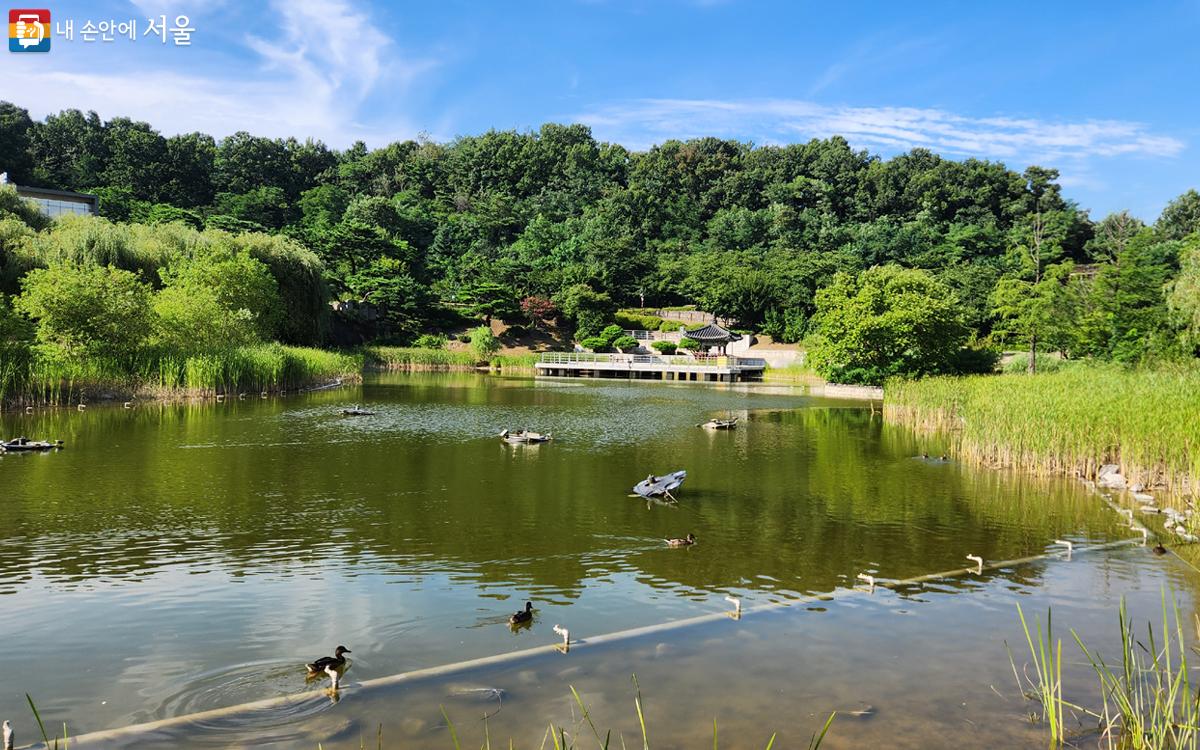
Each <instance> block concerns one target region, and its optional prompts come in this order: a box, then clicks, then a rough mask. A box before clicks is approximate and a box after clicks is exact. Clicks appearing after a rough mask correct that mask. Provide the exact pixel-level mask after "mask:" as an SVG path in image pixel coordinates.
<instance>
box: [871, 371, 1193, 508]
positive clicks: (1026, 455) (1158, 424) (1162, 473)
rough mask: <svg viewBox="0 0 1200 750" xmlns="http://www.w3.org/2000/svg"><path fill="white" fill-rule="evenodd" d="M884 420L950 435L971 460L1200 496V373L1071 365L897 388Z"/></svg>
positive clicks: (890, 390)
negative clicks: (1105, 471)
mask: <svg viewBox="0 0 1200 750" xmlns="http://www.w3.org/2000/svg"><path fill="white" fill-rule="evenodd" d="M884 416H885V418H887V419H888V420H890V421H893V422H898V423H902V424H907V425H910V426H912V427H914V428H916V429H919V430H928V431H940V432H945V433H946V434H948V435H949V436H950V437H951V438H952V442H953V443H954V444H955V447H956V448H957V451H958V453H959V454H960V455H961V456H962V457H963V458H964V459H966V460H973V461H976V462H979V463H983V464H987V465H992V466H1011V467H1016V468H1020V469H1026V470H1032V471H1035V472H1038V473H1048V474H1049V473H1066V474H1076V475H1079V476H1083V477H1088V478H1094V477H1095V475H1096V473H1097V471H1098V469H1099V468H1100V467H1101V466H1102V465H1104V464H1109V463H1112V464H1117V465H1119V466H1120V467H1121V471H1122V473H1123V474H1124V475H1125V477H1126V478H1127V479H1128V480H1129V481H1130V482H1131V483H1133V482H1136V483H1141V484H1143V485H1145V486H1146V487H1159V488H1162V489H1166V490H1168V491H1171V492H1175V493H1179V494H1185V495H1196V494H1200V370H1198V369H1196V368H1186V367H1159V368H1154V369H1125V368H1119V367H1108V366H1103V367H1102V366H1090V367H1072V368H1069V369H1064V370H1062V371H1059V372H1052V373H1039V374H1036V375H979V376H968V377H936V378H926V379H924V380H916V381H901V380H893V381H889V382H888V384H887V386H886V388H885V392H884Z"/></svg>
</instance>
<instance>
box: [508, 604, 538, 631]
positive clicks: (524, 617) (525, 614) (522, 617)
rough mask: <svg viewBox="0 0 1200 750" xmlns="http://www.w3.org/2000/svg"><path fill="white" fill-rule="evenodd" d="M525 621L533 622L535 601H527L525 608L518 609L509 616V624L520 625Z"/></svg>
mask: <svg viewBox="0 0 1200 750" xmlns="http://www.w3.org/2000/svg"><path fill="white" fill-rule="evenodd" d="M525 622H533V602H525V609H518V610H517V611H516V612H513V613H512V616H511V617H509V618H508V624H509V625H520V624H521V623H525Z"/></svg>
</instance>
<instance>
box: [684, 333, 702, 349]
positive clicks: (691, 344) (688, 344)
mask: <svg viewBox="0 0 1200 750" xmlns="http://www.w3.org/2000/svg"><path fill="white" fill-rule="evenodd" d="M679 348H680V349H691V350H693V351H694V350H696V349H699V348H700V342H699V341H696V340H695V339H689V338H688V337H687V336H684V337H683V338H681V339H679Z"/></svg>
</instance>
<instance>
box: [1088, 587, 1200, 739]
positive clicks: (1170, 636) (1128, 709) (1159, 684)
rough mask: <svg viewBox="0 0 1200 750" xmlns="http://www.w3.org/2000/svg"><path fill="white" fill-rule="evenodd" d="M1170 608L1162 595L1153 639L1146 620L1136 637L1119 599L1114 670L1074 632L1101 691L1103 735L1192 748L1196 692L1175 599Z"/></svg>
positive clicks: (1198, 711) (1199, 711)
mask: <svg viewBox="0 0 1200 750" xmlns="http://www.w3.org/2000/svg"><path fill="white" fill-rule="evenodd" d="M1173 604H1174V603H1173ZM1173 612H1174V617H1173V618H1172V617H1171V616H1170V615H1169V614H1168V611H1167V603H1166V595H1165V594H1164V596H1163V612H1162V630H1161V636H1160V637H1159V638H1156V637H1155V635H1154V626H1153V625H1148V626H1147V638H1146V641H1145V642H1141V641H1138V640H1137V638H1136V637H1135V636H1134V633H1133V619H1132V618H1131V617H1130V616H1129V612H1128V611H1127V610H1126V608H1125V600H1124V599H1122V600H1121V611H1120V618H1121V665H1120V668H1119V669H1116V670H1114V669H1113V668H1111V667H1109V665H1108V664H1107V663H1106V662H1105V661H1104V658H1103V657H1102V656H1101V655H1100V653H1099V652H1097V651H1092V650H1090V649H1088V647H1087V646H1085V645H1084V644H1083V641H1082V640H1080V638H1079V635H1078V634H1074V633H1073V634H1074V635H1075V641H1076V642H1077V643H1078V644H1079V648H1080V649H1081V650H1082V651H1083V653H1084V655H1085V656H1086V657H1087V659H1088V661H1089V662H1090V663H1091V665H1092V668H1093V669H1095V671H1096V676H1097V677H1098V678H1099V679H1100V684H1101V686H1102V687H1103V690H1104V709H1103V713H1102V714H1101V717H1102V721H1103V725H1102V726H1103V729H1104V734H1105V735H1106V736H1109V737H1113V736H1115V737H1116V738H1117V742H1118V745H1117V746H1118V747H1121V748H1152V749H1153V750H1158V749H1159V748H1163V749H1164V750H1165V749H1166V748H1195V747H1196V746H1197V742H1198V740H1200V703H1198V701H1200V697H1198V696H1197V695H1196V694H1195V693H1193V691H1192V687H1191V680H1190V678H1189V677H1188V670H1189V667H1188V661H1187V653H1188V648H1187V646H1186V642H1185V641H1184V637H1183V622H1182V618H1181V617H1180V614H1179V606H1178V604H1174V606H1173ZM1110 745H1111V742H1110Z"/></svg>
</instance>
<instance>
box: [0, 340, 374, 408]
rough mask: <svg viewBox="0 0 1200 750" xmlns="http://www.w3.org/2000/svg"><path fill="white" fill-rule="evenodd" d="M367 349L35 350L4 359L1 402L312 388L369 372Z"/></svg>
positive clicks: (18, 403) (0, 369) (49, 402)
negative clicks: (61, 353)
mask: <svg viewBox="0 0 1200 750" xmlns="http://www.w3.org/2000/svg"><path fill="white" fill-rule="evenodd" d="M362 369H363V356H362V355H361V354H347V353H344V352H335V351H326V350H323V349H309V348H304V347H295V346H284V345H282V344H261V345H256V346H246V347H235V348H230V349H227V350H224V351H221V352H213V353H207V354H181V353H175V352H164V351H153V350H147V351H144V352H142V353H140V354H138V356H137V357H136V358H135V359H134V360H133V361H132V362H129V361H125V362H118V361H113V360H108V359H104V358H90V359H84V360H66V359H62V358H54V357H44V356H38V354H36V353H30V354H28V355H27V356H25V357H24V358H23V359H22V360H21V361H19V362H18V361H16V360H15V359H14V360H6V362H5V363H4V364H3V365H0V403H8V404H10V405H15V406H23V405H31V404H32V405H52V404H67V403H74V402H76V401H82V400H86V399H89V398H127V397H133V396H137V395H141V396H147V395H148V396H152V397H167V398H169V397H187V396H205V395H215V394H234V393H242V392H253V393H258V392H260V391H280V390H293V389H297V388H304V387H307V386H311V385H314V384H317V383H323V382H329V381H333V380H338V379H341V380H344V381H357V380H358V379H360V378H361V373H362Z"/></svg>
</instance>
